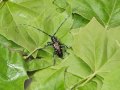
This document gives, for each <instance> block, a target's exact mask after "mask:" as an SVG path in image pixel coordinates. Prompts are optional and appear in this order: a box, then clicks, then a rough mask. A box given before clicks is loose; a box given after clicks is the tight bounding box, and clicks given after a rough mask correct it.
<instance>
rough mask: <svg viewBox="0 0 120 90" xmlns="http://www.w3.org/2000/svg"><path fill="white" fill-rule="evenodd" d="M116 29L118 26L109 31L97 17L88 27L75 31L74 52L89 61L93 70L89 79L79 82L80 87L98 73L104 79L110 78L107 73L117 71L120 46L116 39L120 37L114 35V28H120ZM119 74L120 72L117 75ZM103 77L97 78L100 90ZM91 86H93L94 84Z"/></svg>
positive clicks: (119, 63)
mask: <svg viewBox="0 0 120 90" xmlns="http://www.w3.org/2000/svg"><path fill="white" fill-rule="evenodd" d="M116 29H117V28H114V29H110V30H109V31H108V30H106V28H104V27H102V26H101V25H100V24H99V23H98V22H97V21H96V19H95V18H93V19H92V21H91V22H90V23H89V24H88V25H87V26H86V27H84V28H81V30H80V31H78V32H77V33H73V35H74V44H73V50H74V53H75V54H76V55H77V56H78V57H80V58H81V59H82V60H83V61H84V62H85V63H87V65H88V66H89V67H90V68H91V70H92V72H93V74H91V75H90V76H88V78H87V80H86V81H85V82H84V83H82V84H81V83H80V82H79V84H80V87H82V86H84V85H86V84H88V82H92V81H94V77H95V76H96V75H99V76H102V78H103V79H105V80H108V79H107V78H108V77H107V75H108V76H109V75H111V74H112V71H116V70H117V69H118V67H116V66H119V65H120V56H119V54H120V48H119V45H117V44H118V43H117V42H116V40H117V41H119V38H117V37H115V36H114V35H113V36H112V32H113V30H114V31H118V29H117V30H116ZM117 34H119V33H116V35H117ZM111 38H112V39H111ZM78 42H79V43H78ZM111 66H112V67H111ZM107 72H108V73H107ZM116 72H118V71H116ZM118 76H119V73H117V75H115V77H118ZM97 77H98V76H97ZM106 77H107V78H106ZM95 78H96V77H95ZM102 78H101V79H100V81H98V80H97V81H96V80H95V82H96V83H97V86H99V88H98V90H100V87H102V82H104V80H103V79H102ZM111 78H112V77H111ZM109 79H110V77H109ZM101 81H102V82H101ZM100 82H101V83H100ZM105 82H106V81H105ZM113 82H114V84H115V85H116V86H117V85H118V83H116V82H115V81H114V80H113ZM107 83H109V87H111V85H110V84H112V83H111V82H109V81H108V82H107ZM103 84H104V83H103ZM90 86H91V87H92V85H90ZM86 88H87V87H86ZM111 88H112V87H111ZM105 90H106V89H105ZM111 90H114V89H111Z"/></svg>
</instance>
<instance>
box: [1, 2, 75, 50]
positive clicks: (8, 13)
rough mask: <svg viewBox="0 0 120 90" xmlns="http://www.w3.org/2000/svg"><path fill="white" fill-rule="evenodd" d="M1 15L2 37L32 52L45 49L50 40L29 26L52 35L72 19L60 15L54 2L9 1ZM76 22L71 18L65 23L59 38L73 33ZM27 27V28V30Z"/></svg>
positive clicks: (66, 15)
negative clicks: (73, 23)
mask: <svg viewBox="0 0 120 90" xmlns="http://www.w3.org/2000/svg"><path fill="white" fill-rule="evenodd" d="M36 4H37V5H38V4H40V5H41V8H39V7H38V6H37V7H36V8H34V5H36ZM31 5H33V6H31ZM39 12H41V13H39ZM0 14H1V15H0V22H1V24H0V28H1V30H0V34H2V35H3V36H5V37H6V38H7V39H9V40H12V41H14V42H15V43H17V44H18V45H20V46H22V47H24V48H25V49H27V50H28V51H29V52H32V51H34V50H36V49H37V48H42V47H44V45H46V42H47V41H48V40H49V37H48V36H46V35H44V34H43V33H42V32H40V31H38V30H35V29H34V28H32V27H29V26H27V25H32V26H35V27H37V28H40V29H42V30H43V31H45V32H47V33H48V34H51V35H52V34H53V33H55V31H56V30H57V29H58V28H59V26H60V25H61V24H62V22H63V21H64V20H65V18H67V17H68V14H67V13H66V12H63V13H58V12H57V11H56V8H55V6H54V5H53V4H52V1H51V0H48V1H44V0H37V1H36V2H34V0H30V1H29V0H28V1H26V2H24V1H21V2H18V1H8V2H6V3H5V5H4V7H3V8H2V9H1V10H0ZM30 18H31V19H30ZM3 19H4V20H3ZM72 22H73V20H72V17H71V16H70V17H68V19H67V20H66V21H65V23H63V25H62V26H61V28H60V30H59V31H58V33H57V34H56V36H57V37H58V38H59V39H60V38H62V37H64V36H65V35H66V34H67V33H68V32H69V31H70V28H71V26H72ZM20 24H22V25H20ZM23 24H27V25H25V26H24V25H23ZM18 36H19V37H18Z"/></svg>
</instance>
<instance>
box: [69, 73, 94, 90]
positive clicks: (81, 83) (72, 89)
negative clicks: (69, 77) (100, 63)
mask: <svg viewBox="0 0 120 90" xmlns="http://www.w3.org/2000/svg"><path fill="white" fill-rule="evenodd" d="M95 75H96V72H95V73H93V74H91V75H90V76H88V77H86V78H85V79H83V80H82V81H79V82H78V83H76V84H75V85H74V86H73V87H72V88H71V90H74V89H75V88H77V87H82V86H84V85H85V84H87V83H88V82H89V81H90V80H91V79H93V78H94V77H95Z"/></svg>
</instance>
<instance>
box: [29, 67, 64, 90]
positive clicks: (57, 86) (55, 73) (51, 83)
mask: <svg viewBox="0 0 120 90" xmlns="http://www.w3.org/2000/svg"><path fill="white" fill-rule="evenodd" d="M65 70H66V69H65V68H61V69H59V70H53V69H51V68H47V69H44V70H41V71H38V72H36V73H35V74H34V76H33V78H32V83H31V84H30V86H29V87H28V89H27V90H33V89H34V90H65V82H64V74H65Z"/></svg>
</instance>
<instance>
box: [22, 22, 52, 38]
mask: <svg viewBox="0 0 120 90" xmlns="http://www.w3.org/2000/svg"><path fill="white" fill-rule="evenodd" d="M20 25H24V26H30V27H32V28H34V29H36V30H38V31H41V32H42V33H44V34H45V35H47V36H49V37H52V36H51V35H49V34H48V33H46V32H45V31H43V30H41V29H39V28H37V27H34V26H32V25H28V24H20Z"/></svg>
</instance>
